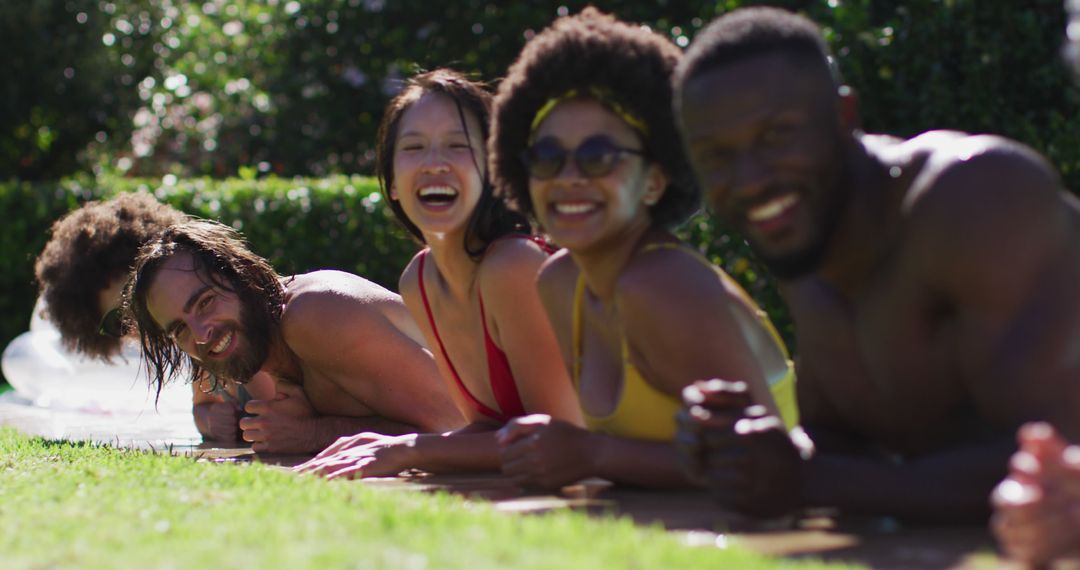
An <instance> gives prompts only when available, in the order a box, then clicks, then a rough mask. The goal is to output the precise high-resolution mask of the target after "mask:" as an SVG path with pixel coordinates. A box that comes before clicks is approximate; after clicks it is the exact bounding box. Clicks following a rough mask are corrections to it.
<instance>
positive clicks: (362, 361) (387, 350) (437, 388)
mask: <svg viewBox="0 0 1080 570" xmlns="http://www.w3.org/2000/svg"><path fill="white" fill-rule="evenodd" d="M382 293H384V294H388V293H386V292H385V291H383V292H382ZM380 303H389V304H392V305H395V306H396V307H397V308H399V309H400V308H403V307H401V302H400V299H398V298H397V297H396V296H392V298H390V299H378V300H371V299H368V298H364V297H362V296H360V295H351V294H349V292H346V293H345V294H340V293H338V292H336V291H315V292H310V293H305V294H302V295H298V296H296V297H294V298H292V299H291V300H290V301H289V304H288V305H287V307H286V316H285V317H283V323H282V330H283V334H284V336H285V340H286V343H287V344H288V345H289V347H290V348H291V349H292V351H293V352H294V353H295V354H296V356H297V358H299V360H300V361H301V362H303V363H304V365H305V366H306V367H308V368H309V369H310V370H312V371H313V372H314V374H313V375H309V376H308V378H305V382H308V381H310V380H311V379H312V378H314V377H319V378H325V379H326V380H327V381H328V382H329V383H330V384H333V385H334V386H336V388H337V389H339V390H340V391H341V392H344V393H345V394H347V395H348V396H351V397H352V398H354V399H355V400H356V401H358V402H361V403H363V405H364V406H366V407H368V408H370V410H371V411H373V412H374V413H375V415H378V416H380V417H382V418H383V419H384V420H386V421H389V422H396V423H397V424H406V425H410V426H416V427H417V428H419V429H420V430H423V431H443V430H446V429H451V428H454V427H457V426H460V425H461V424H462V423H463V422H462V419H461V414H460V412H458V410H457V408H456V407H455V406H454V405H453V402H452V401H451V399H450V396H449V394H447V390H446V387H445V385H444V384H443V383H442V382H441V381H440V379H439V377H438V371H437V370H436V368H435V363H434V360H433V359H432V357H431V354H430V353H429V352H427V350H425V349H424V348H423V347H422V346H420V345H419V344H418V343H417V342H416V341H414V340H413V339H411V338H410V337H409V336H407V335H406V334H404V333H403V332H402V331H401V330H399V329H398V328H397V327H396V326H395V325H394V324H393V323H392V322H391V321H390V320H389V319H388V318H387V317H386V316H384V315H383V313H382V312H381V309H380V307H379V304H380ZM313 404H315V405H316V410H317V411H323V412H328V413H331V414H332V413H333V411H332V410H331V409H329V408H325V409H324V410H319V406H320V404H321V402H313Z"/></svg>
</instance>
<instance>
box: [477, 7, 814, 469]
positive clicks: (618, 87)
mask: <svg viewBox="0 0 1080 570" xmlns="http://www.w3.org/2000/svg"><path fill="white" fill-rule="evenodd" d="M680 55H681V54H680V51H679V49H678V48H677V47H675V46H674V45H672V44H671V43H670V42H669V41H668V40H667V39H665V38H664V37H662V36H660V35H658V34H655V33H652V32H651V31H648V30H646V29H643V28H641V27H638V26H632V25H630V24H627V23H624V22H620V21H618V20H615V19H614V18H612V17H610V16H607V15H604V14H601V13H599V12H598V11H596V10H595V9H592V8H589V9H586V10H585V11H583V12H582V13H580V14H578V15H576V16H572V17H565V18H561V19H559V20H557V21H556V22H555V23H554V24H553V25H552V26H551V27H549V28H548V29H547V30H545V31H543V32H542V33H540V34H538V35H537V36H536V37H534V38H533V39H532V40H531V41H530V42H529V43H528V44H527V45H526V46H525V49H524V50H523V51H522V53H521V55H520V56H519V58H518V60H517V61H516V62H515V63H514V64H513V66H511V68H510V70H509V73H508V76H507V78H506V79H505V80H504V81H503V82H502V83H501V85H500V87H499V91H498V93H497V95H496V99H495V112H494V114H495V118H494V123H493V127H492V139H491V142H490V150H491V168H492V173H493V178H494V181H495V184H496V187H497V188H498V189H499V191H500V192H503V193H505V195H506V196H507V197H508V198H509V199H511V200H512V201H513V203H515V204H516V205H517V207H518V208H520V209H521V210H523V211H524V212H527V213H528V214H529V215H531V216H532V217H533V218H535V219H536V220H537V221H538V222H539V223H540V225H541V227H542V228H543V229H544V230H545V231H546V232H547V234H548V235H549V236H550V238H551V239H552V240H553V241H554V242H555V243H557V244H558V245H560V246H562V247H564V248H566V249H565V250H563V251H560V252H559V253H557V254H555V255H554V256H553V257H552V258H551V259H549V260H548V261H547V262H546V263H545V264H544V266H543V268H542V270H541V273H540V276H539V281H538V283H539V290H540V297H541V299H542V301H543V303H544V305H545V308H546V310H547V313H548V316H549V318H550V320H551V322H552V325H553V327H554V328H555V332H556V335H557V336H558V339H559V343H560V347H561V349H562V354H563V358H564V362H565V365H566V368H567V370H568V372H569V374H570V376H571V379H572V381H573V383H574V386H575V387H576V389H577V392H578V396H579V400H580V404H581V409H582V413H583V415H584V418H585V421H586V425H587V426H588V430H585V429H581V428H578V427H576V426H574V425H572V424H569V423H566V422H562V421H559V420H558V419H553V418H549V417H546V416H529V417H526V418H521V419H518V420H515V421H513V422H511V423H510V424H509V425H508V426H506V427H505V428H503V429H502V430H501V431H500V434H499V437H500V445H501V449H502V456H503V461H504V463H503V472H504V473H506V474H508V475H511V476H513V477H515V478H516V479H518V480H519V481H522V482H526V483H531V484H538V485H541V486H545V487H558V486H560V485H564V484H567V483H570V482H572V481H575V480H578V479H581V478H584V477H589V476H599V477H603V478H606V479H609V480H613V481H617V482H625V483H631V484H637V485H643V486H651V487H676V486H685V485H688V484H690V482H689V481H688V480H687V478H686V477H685V476H684V475H683V473H682V470H681V469H680V465H679V460H678V455H677V453H676V449H675V445H674V443H673V440H674V437H675V432H676V420H675V415H676V413H677V412H678V411H679V409H680V392H681V391H682V389H683V388H684V387H685V386H687V385H689V384H690V383H692V382H693V381H695V380H698V379H702V378H714V377H717V378H723V379H726V380H731V381H740V382H745V383H746V384H747V385H748V388H749V391H750V393H751V394H752V396H753V398H754V400H755V402H756V403H758V404H760V405H761V406H763V408H764V411H766V412H768V413H771V414H774V415H780V414H781V413H783V415H784V419H785V420H786V421H787V422H788V423H789V425H790V424H792V423H794V421H795V418H794V400H793V382H794V377H793V374H792V372H791V366H790V362H789V360H788V359H787V354H786V351H785V349H784V347H783V344H782V343H781V342H780V340H779V338H778V337H777V336H776V334H775V332H774V331H773V329H772V327H771V325H770V324H769V322H768V319H767V317H765V316H764V314H763V313H762V312H761V311H760V310H759V309H758V308H757V307H756V306H755V305H754V303H753V302H752V301H751V299H750V298H749V297H748V296H747V295H746V293H744V292H743V291H742V289H740V288H739V286H738V285H737V284H736V283H735V282H734V281H733V280H732V279H731V278H730V277H728V276H727V275H725V274H724V273H723V272H722V271H721V270H719V269H718V268H716V267H714V266H712V265H711V264H710V263H709V262H708V261H706V260H705V259H704V258H703V257H702V256H701V255H700V254H698V253H697V252H696V251H695V250H693V249H692V248H690V247H689V246H687V245H686V244H684V243H681V242H680V241H679V240H678V239H677V238H675V237H674V236H673V235H672V233H671V231H670V229H669V228H670V227H672V226H674V225H676V224H678V223H679V222H681V221H682V220H684V219H685V218H686V217H687V216H689V215H690V214H691V213H693V212H694V211H695V210H696V209H697V208H698V203H699V191H698V188H697V187H696V185H695V183H694V181H693V178H692V176H691V172H690V169H689V166H688V164H687V162H686V159H685V157H684V155H683V152H682V146H681V144H680V142H679V137H678V135H677V133H676V130H675V122H674V118H673V116H672V111H671V87H670V85H669V77H670V75H671V72H672V70H673V69H674V67H675V64H676V62H677V61H678V59H679V57H680ZM774 393H775V398H774ZM778 403H779V404H780V405H779V406H778V405H777V404H778Z"/></svg>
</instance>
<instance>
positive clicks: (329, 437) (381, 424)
mask: <svg viewBox="0 0 1080 570" xmlns="http://www.w3.org/2000/svg"><path fill="white" fill-rule="evenodd" d="M313 425H314V429H313V430H312V441H311V449H312V450H319V449H323V448H325V447H327V446H328V445H330V444H331V443H334V442H335V441H337V439H338V438H339V437H342V436H346V435H353V434H357V433H361V432H366V431H370V432H374V433H378V434H383V435H402V434H406V433H416V432H417V431H419V430H418V429H417V427H416V426H414V425H410V424H406V423H402V422H399V421H395V420H390V419H387V418H384V417H382V416H361V417H351V416H317V417H315V418H314V420H313Z"/></svg>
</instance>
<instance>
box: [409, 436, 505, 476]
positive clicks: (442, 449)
mask: <svg viewBox="0 0 1080 570" xmlns="http://www.w3.org/2000/svg"><path fill="white" fill-rule="evenodd" d="M413 453H414V457H415V460H414V463H415V465H412V466H413V467H415V468H417V469H422V470H424V471H429V472H431V473H453V472H462V471H470V472H480V471H498V470H499V467H500V466H501V465H502V461H501V460H500V458H499V448H498V446H497V445H496V443H495V432H494V431H493V430H491V431H486V432H475V431H473V432H469V433H449V434H445V435H440V434H420V435H419V436H417V438H416V440H415V442H414V443H413Z"/></svg>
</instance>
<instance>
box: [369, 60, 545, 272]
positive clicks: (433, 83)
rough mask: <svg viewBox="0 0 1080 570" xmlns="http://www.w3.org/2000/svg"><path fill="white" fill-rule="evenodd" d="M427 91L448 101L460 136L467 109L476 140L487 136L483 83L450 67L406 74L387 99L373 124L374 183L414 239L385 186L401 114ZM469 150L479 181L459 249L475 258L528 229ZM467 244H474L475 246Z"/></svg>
mask: <svg viewBox="0 0 1080 570" xmlns="http://www.w3.org/2000/svg"><path fill="white" fill-rule="evenodd" d="M429 93H437V94H439V95H443V96H445V97H448V98H450V100H451V101H453V102H454V106H455V107H456V108H457V112H458V117H459V118H460V119H461V127H462V129H464V130H465V135H466V136H469V126H468V122H466V120H465V113H466V112H468V113H472V114H473V115H474V116H475V117H476V120H477V122H478V123H479V124H480V137H479V138H480V141H481V144H484V142H485V141H487V138H488V131H489V125H490V123H491V93H489V92H488V91H487V90H486V89H485V88H484V86H483V84H481V83H479V82H477V81H471V80H469V79H468V78H466V77H465V76H464V75H462V74H460V73H458V72H456V71H453V70H450V69H436V70H434V71H428V72H426V73H420V74H418V75H416V76H414V77H412V78H411V79H409V80H408V82H407V83H406V85H405V88H404V89H402V90H401V92H400V93H398V94H397V96H395V97H394V98H393V99H391V100H390V103H389V104H387V106H386V110H385V111H384V112H383V118H382V122H381V123H380V124H379V132H378V136H377V142H376V153H377V157H378V158H377V159H376V161H375V175H376V176H377V177H378V179H379V188H380V189H381V190H382V194H383V197H384V198H385V199H386V202H387V204H389V205H390V210H391V211H392V212H394V216H395V217H397V219H398V221H399V222H401V225H403V226H405V229H406V230H408V231H409V233H410V234H412V236H413V237H414V238H416V240H417V241H419V242H420V243H424V236H423V234H422V233H421V232H420V228H418V227H416V224H414V223H413V222H412V220H410V219H409V217H408V216H407V215H405V210H403V209H402V208H401V204H400V203H399V202H398V201H397V200H393V199H391V198H390V189H391V188H392V187H393V185H394V146H395V143H396V142H397V136H398V127H399V125H400V124H401V118H402V117H403V116H405V112H406V111H408V110H409V108H411V107H412V106H413V105H414V104H415V103H416V102H417V101H419V100H420V98H421V97H423V96H424V95H427V94H429ZM472 154H473V162H474V163H475V164H476V169H477V172H479V173H480V174H481V176H480V178H481V180H482V181H483V186H482V189H481V194H480V200H479V201H478V202H477V204H476V208H475V209H474V210H473V213H472V216H471V217H470V218H469V226H468V229H467V230H466V233H465V250H466V252H468V254H469V255H470V256H471V257H473V258H478V257H480V256H482V255H483V254H484V251H486V250H487V246H488V244H490V243H491V242H493V241H495V240H496V239H498V238H500V237H502V236H504V235H506V234H509V233H530V231H531V228H530V226H529V222H528V220H526V219H525V217H524V216H522V215H521V214H519V213H517V212H514V211H512V210H510V209H509V208H507V206H506V203H504V202H503V201H502V200H500V199H499V198H498V197H496V196H495V193H494V191H493V189H492V186H491V182H490V178H489V177H488V176H487V175H486V174H484V170H485V169H484V168H483V167H482V166H483V165H481V164H480V162H478V161H477V160H476V149H473V150H472ZM473 244H476V245H475V247H473Z"/></svg>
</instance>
